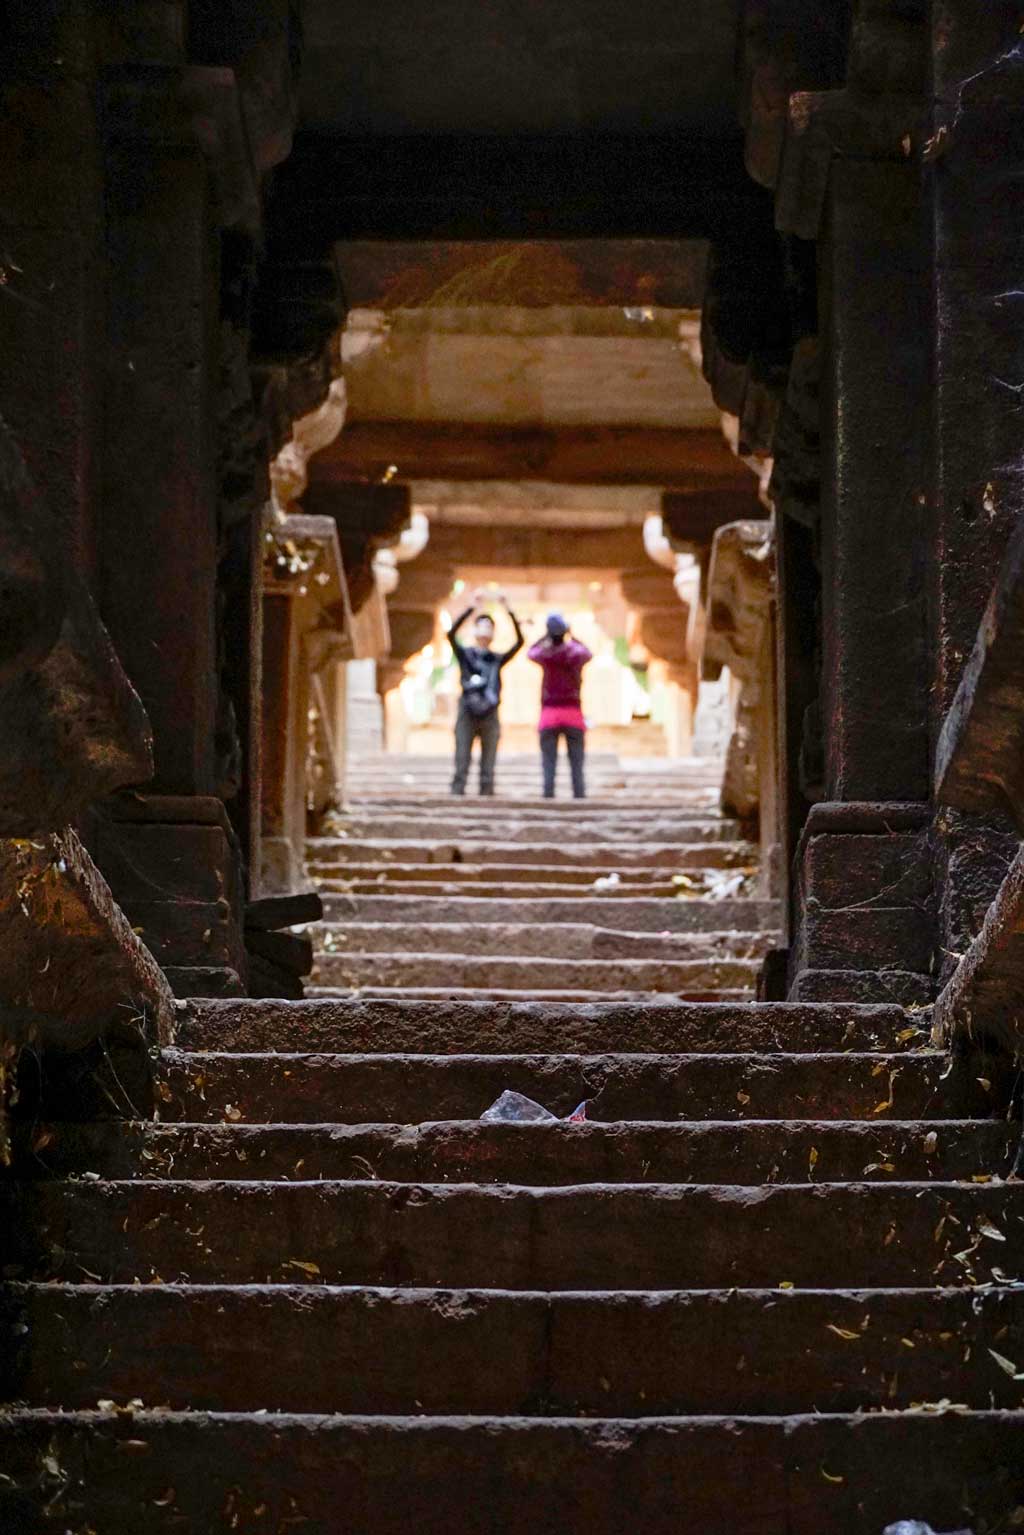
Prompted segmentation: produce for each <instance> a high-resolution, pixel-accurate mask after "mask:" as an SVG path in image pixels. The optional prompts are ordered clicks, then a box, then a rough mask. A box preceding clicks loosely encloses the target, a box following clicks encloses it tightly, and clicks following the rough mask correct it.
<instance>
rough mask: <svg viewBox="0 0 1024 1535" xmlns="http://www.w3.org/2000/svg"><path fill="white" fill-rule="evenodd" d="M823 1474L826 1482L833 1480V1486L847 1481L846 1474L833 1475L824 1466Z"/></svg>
mask: <svg viewBox="0 0 1024 1535" xmlns="http://www.w3.org/2000/svg"><path fill="white" fill-rule="evenodd" d="M821 1474H822V1476H823V1477H824V1478H825V1480H826V1482H831V1483H832V1484H833V1486H836V1487H838V1486H840V1485H841V1483H843V1482H845V1481H846V1478H845V1476H833V1475H832V1473H831V1472H830V1471H826V1470H825V1467H824V1466H822V1468H821Z"/></svg>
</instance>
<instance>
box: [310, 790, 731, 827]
mask: <svg viewBox="0 0 1024 1535" xmlns="http://www.w3.org/2000/svg"><path fill="white" fill-rule="evenodd" d="M424 803H427V804H429V805H430V806H431V809H433V810H436V811H437V813H438V815H440V816H444V817H449V818H451V819H453V820H454V819H462V820H465V821H494V820H497V819H499V818H502V817H504V818H505V819H514V820H516V821H519V820H526V821H530V822H535V823H536V824H537V825H540V826H548V827H550V828H552V829H554V828H557V827H559V826H565V825H567V824H568V825H576V824H578V823H579V822H584V823H589V822H591V821H595V822H600V823H602V824H604V825H614V824H615V823H616V822H619V823H623V824H628V825H631V826H638V827H643V826H644V825H645V824H646V823H648V822H649V821H650V820H651V819H652V818H653V819H655V820H663V819H670V820H671V821H673V822H683V823H690V822H696V823H698V824H699V823H702V822H708V823H709V824H717V825H723V824H726V825H727V824H728V817H725V816H723V815H722V813H721V811H720V810H719V809H718V808H717V807H716V806H709V804H708V803H707V791H706V790H704V789H700V790H698V791H696V792H695V794H694V796H693V802H692V803H689V804H688V803H687V802H686V801H685V800H682V799H679V798H676V797H672V796H669V797H668V798H667V799H666V802H665V803H666V806H667V809H666V811H665V812H664V814H662V812H661V811H660V810H659V809H658V807H657V806H655V807H653V808H648V806H647V805H644V806H643V807H641V808H636V807H634V806H632V805H631V804H630V803H629V802H628V800H624V799H619V798H615V799H599V798H598V797H597V796H596V795H591V796H588V797H587V799H585V800H576V799H571V798H570V799H537V798H536V796H530V797H528V798H526V799H524V800H520V801H516V800H514V799H512V798H511V797H510V796H509V795H507V794H499V795H495V799H494V802H491V801H488V802H487V803H486V804H485V803H483V802H481V800H480V798H479V796H477V797H476V798H469V799H463V800H461V801H459V802H458V803H455V801H453V799H452V796H451V795H450V794H440V795H436V796H434V797H433V798H430V797H428V796H426V795H424V794H422V793H417V792H416V791H412V792H408V793H406V794H395V795H392V796H391V797H390V798H381V797H380V796H379V795H359V794H349V795H347V796H346V806H345V809H344V811H337V812H334V814H337V815H339V816H340V817H341V818H342V819H343V820H346V821H347V820H349V819H352V818H361V817H372V818H375V819H379V818H382V817H385V816H389V815H399V816H408V817H410V818H411V817H415V815H416V813H417V812H418V811H419V810H420V809H421V807H422V806H423V805H424Z"/></svg>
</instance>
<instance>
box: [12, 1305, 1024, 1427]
mask: <svg viewBox="0 0 1024 1535" xmlns="http://www.w3.org/2000/svg"><path fill="white" fill-rule="evenodd" d="M5 1313H6V1315H5V1317H4V1321H3V1326H2V1330H0V1337H3V1338H4V1342H5V1348H4V1357H5V1360H6V1361H7V1367H6V1369H5V1372H4V1373H5V1375H6V1377H7V1380H6V1384H7V1385H8V1387H9V1394H10V1395H13V1396H14V1397H16V1398H17V1399H19V1400H21V1401H24V1402H27V1403H31V1404H32V1405H33V1406H35V1407H61V1408H64V1409H71V1410H74V1409H81V1408H94V1407H95V1406H96V1403H97V1401H98V1400H100V1399H103V1398H107V1399H111V1400H113V1401H115V1402H117V1403H121V1404H125V1403H127V1402H130V1401H131V1400H132V1399H139V1400H145V1398H146V1397H147V1396H151V1394H152V1387H153V1384H154V1380H153V1360H154V1355H156V1356H157V1357H158V1358H159V1361H160V1374H159V1391H160V1399H161V1403H162V1404H163V1405H165V1406H168V1407H170V1408H171V1409H179V1410H180V1409H183V1408H191V1409H197V1410H202V1411H211V1412H218V1411H220V1412H224V1411H227V1412H248V1411H253V1410H256V1409H258V1408H264V1409H269V1410H270V1411H272V1412H296V1413H316V1412H323V1413H334V1412H338V1413H374V1414H376V1413H412V1412H424V1413H436V1414H447V1413H452V1414H455V1413H458V1414H465V1413H470V1414H511V1415H520V1414H522V1415H531V1416H538V1417H544V1416H559V1417H561V1416H566V1415H571V1416H573V1417H589V1416H595V1415H596V1416H602V1417H603V1416H607V1415H608V1414H614V1415H615V1416H617V1417H640V1416H643V1417H650V1416H652V1415H657V1416H661V1415H672V1416H675V1415H683V1414H696V1413H721V1412H728V1413H751V1414H774V1413H790V1412H799V1411H801V1410H802V1409H804V1408H806V1406H807V1404H808V1403H809V1402H813V1403H814V1404H815V1407H816V1409H817V1411H819V1412H857V1411H869V1410H875V1411H877V1410H879V1409H882V1408H889V1409H899V1408H907V1407H910V1406H911V1404H912V1403H914V1402H920V1401H927V1400H938V1399H940V1398H942V1397H945V1398H946V1399H947V1400H950V1401H952V1400H956V1401H958V1402H960V1403H964V1404H966V1405H968V1406H970V1407H974V1408H990V1407H1001V1408H1005V1409H1013V1408H1016V1407H1019V1405H1020V1386H1019V1383H1018V1382H1016V1381H1014V1380H1013V1379H1012V1377H1011V1376H1009V1375H1008V1373H1007V1371H1006V1370H1004V1369H1003V1368H1001V1367H1000V1365H999V1364H998V1363H997V1362H996V1360H995V1359H994V1358H993V1357H992V1354H991V1353H990V1352H989V1350H990V1348H997V1352H999V1353H1000V1354H1001V1355H1002V1356H1003V1357H1005V1358H1009V1359H1011V1360H1014V1361H1016V1360H1019V1359H1024V1289H1019V1290H1015V1289H1012V1288H994V1289H989V1290H986V1291H983V1292H980V1293H977V1294H975V1293H973V1292H971V1291H967V1290H959V1291H949V1290H947V1291H943V1292H938V1291H934V1290H920V1289H918V1290H909V1291H907V1290H904V1291H900V1290H890V1291H886V1290H868V1291H852V1292H851V1291H840V1292H836V1291H799V1290H794V1291H790V1292H780V1291H779V1290H778V1289H774V1290H767V1291H766V1290H755V1291H749V1290H727V1291H721V1290H714V1291H706V1290H698V1291H684V1292H680V1291H654V1292H648V1293H637V1292H610V1293H590V1294H587V1293H578V1292H565V1291H555V1292H553V1293H552V1292H548V1293H543V1292H540V1293H538V1292H529V1291H526V1292H523V1291H519V1292H515V1291H501V1290H473V1289H470V1290H462V1289H460V1290H456V1291H452V1290H438V1289H402V1290H395V1289H381V1288H355V1289H349V1288H338V1287H334V1286H327V1285H324V1286H320V1287H313V1288H311V1287H310V1286H308V1285H301V1286H291V1285H247V1286H244V1287H242V1286H239V1287H226V1286H211V1287H207V1286H199V1285H187V1286H178V1285H163V1286H136V1285H127V1286H123V1287H120V1286H118V1287H107V1286H102V1285H96V1284H87V1285H56V1286H55V1285H42V1286H36V1285H18V1286H15V1287H13V1288H12V1291H11V1293H10V1294H9V1295H8V1298H7V1304H6V1306H5ZM289 1364H290V1365H291V1366H292V1367H291V1368H289ZM484 1364H486V1368H483V1367H482V1366H483V1365H484Z"/></svg>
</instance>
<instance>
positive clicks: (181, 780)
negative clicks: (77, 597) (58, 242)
mask: <svg viewBox="0 0 1024 1535" xmlns="http://www.w3.org/2000/svg"><path fill="white" fill-rule="evenodd" d="M106 124H107V132H108V159H107V171H108V183H107V261H108V264H109V271H110V279H109V282H108V335H107V377H106V383H105V407H106V431H105V453H104V461H103V520H102V525H101V528H100V535H99V568H100V578H99V579H100V594H101V607H102V611H103V614H104V617H105V619H106V621H107V623H108V625H109V627H110V630H111V634H112V636H113V639H114V643H115V645H116V647H117V649H118V652H119V654H120V655H121V657H122V659H123V661H124V665H125V669H126V671H127V672H128V675H129V676H130V677H131V679H132V681H133V683H134V685H135V686H136V688H137V689H138V691H139V694H140V696H141V698H142V700H143V703H144V705H145V707H146V709H147V711H148V713H149V716H150V720H151V723H152V727H153V742H154V763H155V772H154V775H153V779H152V781H151V783H149V784H147V786H146V793H145V796H133V797H132V798H131V799H130V800H117V801H114V802H112V803H111V805H110V807H109V820H110V823H111V824H110V825H109V826H108V828H107V829H106V830H104V831H103V832H102V833H101V835H100V841H99V844H98V845H99V846H100V847H101V848H102V850H103V851H102V858H103V860H104V862H103V867H104V869H105V870H106V871H108V877H109V878H110V880H111V884H112V888H113V889H114V893H115V895H116V896H117V897H118V899H119V900H120V901H121V903H122V904H123V905H124V906H125V908H126V910H127V911H128V913H129V916H130V917H131V919H132V921H133V922H134V923H135V924H136V925H137V926H140V927H142V928H143V929H144V930H145V932H146V935H147V941H148V942H149V943H150V945H151V947H152V948H153V950H154V952H155V953H156V954H157V956H158V957H159V958H160V960H161V963H162V964H163V965H164V967H165V969H167V970H168V971H169V972H170V973H171V974H172V976H173V979H174V982H175V984H176V986H177V987H178V989H179V992H180V994H203V993H206V992H208V991H211V990H212V991H220V990H236V991H237V990H240V989H242V987H243V986H244V978H245V951H244V945H243V943H242V937H241V917H242V904H243V901H244V874H243V870H244V858H243V853H242V849H241V847H240V845H239V842H238V839H237V836H236V834H235V831H234V828H233V827H232V825H231V823H230V822H229V820H228V818H227V815H226V813H225V810H224V805H223V795H224V794H225V792H229V789H228V786H227V784H226V783H225V782H224V775H223V773H222V771H221V770H222V768H223V767H224V766H225V762H226V760H227V759H226V757H225V755H224V753H223V751H222V749H221V748H222V744H223V743H221V742H219V741H218V729H219V728H220V729H221V730H223V726H224V720H223V717H222V716H221V715H220V713H219V709H220V702H221V700H220V666H219V653H218V633H217V625H218V591H217V586H218V564H219V555H220V549H219V533H220V528H219V495H220V485H219V478H218V460H217V452H218V438H217V424H218V403H219V402H218V389H219V370H220V361H221V359H220V354H219V336H220V316H221V295H220V239H221V229H222V227H225V226H226V225H227V224H230V225H232V226H233V227H234V228H235V229H236V230H238V231H239V233H244V231H245V230H246V228H248V230H249V232H250V234H251V233H252V231H253V229H254V227H255V221H257V220H258V202H257V200H256V193H255V184H254V182H253V181H252V180H251V168H250V167H249V166H248V163H247V161H246V158H245V153H244V152H242V153H241V155H240V157H239V156H237V155H235V154H234V153H233V151H234V150H235V149H238V147H239V146H244V144H245V134H244V130H243V128H242V125H241V118H240V105H239V102H238V100H237V97H236V92H235V88H234V82H233V77H232V76H231V74H230V72H229V71H225V70H218V69H204V68H188V67H172V66H167V67H161V66H155V65H154V66H145V67H138V68H132V69H130V70H125V71H124V72H122V73H119V74H116V75H115V76H114V77H113V78H112V80H111V83H110V85H109V87H108V91H107V102H106ZM221 151H228V152H227V153H226V156H222V158H221V161H220V164H219V166H218V159H217V157H218V154H219V153H221ZM254 210H255V211H254ZM227 755H228V756H230V750H228V754H227ZM232 788H237V778H236V781H235V783H234V784H233V785H232Z"/></svg>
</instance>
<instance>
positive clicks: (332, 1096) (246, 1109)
mask: <svg viewBox="0 0 1024 1535" xmlns="http://www.w3.org/2000/svg"><path fill="white" fill-rule="evenodd" d="M940 1081H941V1084H942V1085H941V1092H940V1091H939V1090H938V1089H939V1083H940ZM506 1088H509V1089H511V1090H513V1091H515V1092H519V1093H524V1094H525V1095H526V1096H527V1097H528V1098H533V1099H535V1100H536V1101H537V1102H538V1103H542V1104H543V1105H544V1106H545V1107H546V1108H548V1109H550V1110H551V1112H552V1113H553V1114H556V1115H558V1117H559V1118H562V1117H564V1116H565V1115H567V1114H569V1113H571V1112H572V1111H573V1109H575V1108H576V1107H577V1105H578V1104H579V1103H580V1101H581V1100H582V1099H587V1100H589V1104H588V1109H587V1114H588V1117H589V1118H591V1119H595V1120H600V1121H608V1120H628V1119H641V1120H646V1119H668V1120H672V1119H688V1120H704V1119H744V1118H746V1117H748V1116H749V1115H753V1116H756V1117H757V1118H758V1119H862V1118H864V1119H866V1118H873V1119H875V1120H876V1121H878V1122H882V1121H884V1120H885V1119H886V1118H887V1117H888V1118H893V1119H915V1118H920V1119H930V1118H939V1117H942V1118H946V1119H948V1118H953V1117H957V1116H960V1115H962V1116H964V1117H965V1118H972V1119H980V1118H983V1117H984V1116H985V1114H986V1112H991V1111H992V1110H993V1107H994V1104H993V1096H992V1093H991V1092H986V1090H985V1089H984V1088H983V1087H982V1086H981V1085H980V1084H979V1082H978V1081H977V1078H976V1077H975V1075H974V1073H973V1071H971V1070H967V1069H962V1070H958V1071H956V1072H954V1073H952V1074H949V1070H948V1066H947V1062H946V1057H945V1056H944V1055H943V1054H941V1053H940V1052H938V1051H930V1052H928V1053H927V1054H924V1053H915V1054H911V1055H903V1056H898V1055H891V1054H884V1055H883V1054H874V1053H872V1054H829V1055H796V1056H786V1055H775V1056H763V1055H709V1054H702V1055H651V1054H648V1055H611V1054H609V1055H523V1054H516V1055H376V1054H375V1055H287V1054H283V1053H277V1054H258V1055H245V1054H241V1053H238V1052H231V1053H220V1052H208V1053H204V1052H201V1051H195V1052H183V1051H178V1050H166V1051H164V1054H163V1059H162V1063H161V1068H160V1073H159V1079H158V1096H159V1098H160V1117H161V1119H162V1120H164V1121H173V1120H183V1121H189V1122H210V1121H212V1122H214V1123H222V1122H239V1121H244V1122H245V1123H247V1124H259V1123H270V1122H277V1123H284V1122H291V1123H297V1124H324V1123H328V1122H333V1123H336V1124H377V1123H382V1122H387V1123H392V1124H401V1123H407V1124H417V1123H420V1122H422V1121H424V1120H439V1119H474V1118H479V1116H480V1115H481V1114H482V1113H483V1112H484V1110H485V1109H487V1108H488V1107H489V1106H490V1105H491V1104H492V1103H493V1102H494V1101H495V1099H496V1098H497V1097H498V1096H499V1094H500V1093H502V1092H503V1091H504V1090H505V1089H506Z"/></svg>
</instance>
